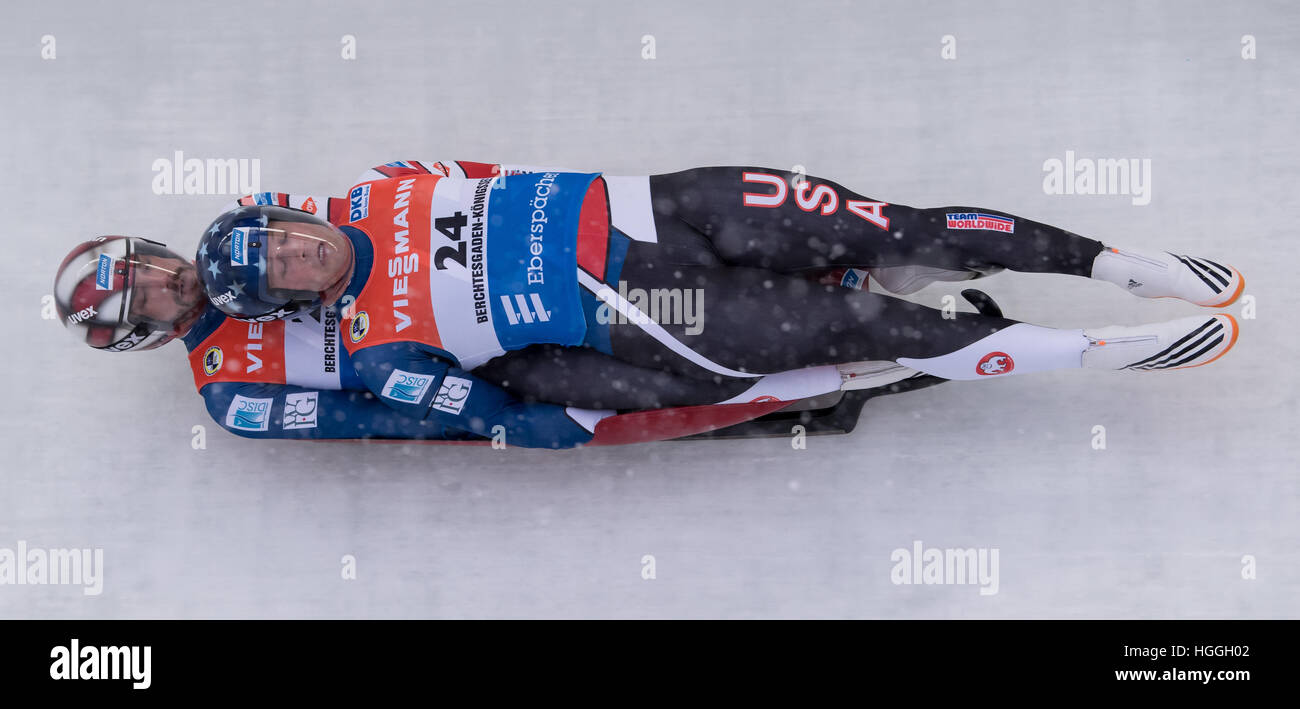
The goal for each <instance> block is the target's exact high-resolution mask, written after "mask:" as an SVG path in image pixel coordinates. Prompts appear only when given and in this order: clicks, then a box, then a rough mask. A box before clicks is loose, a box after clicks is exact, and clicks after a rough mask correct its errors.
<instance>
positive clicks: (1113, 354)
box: [1083, 313, 1238, 372]
mask: <svg viewBox="0 0 1300 709" xmlns="http://www.w3.org/2000/svg"><path fill="white" fill-rule="evenodd" d="M1237 333H1238V327H1237V321H1236V320H1235V319H1234V318H1233V317H1232V316H1231V315H1228V314H1227V313H1215V314H1214V315H1210V316H1205V315H1197V316H1193V317H1190V318H1179V319H1178V320H1170V321H1168V322H1162V323H1152V324H1150V325H1135V326H1132V327H1129V326H1122V325H1116V326H1112V327H1098V328H1089V329H1086V330H1084V331H1083V334H1084V335H1085V336H1086V337H1087V338H1088V340H1089V344H1088V349H1086V350H1084V352H1083V366H1084V367H1086V368H1088V369H1133V370H1137V371H1143V372H1150V371H1155V370H1158V369H1185V368H1187V367H1199V366H1201V365H1203V364H1209V363H1210V362H1213V361H1214V360H1216V359H1218V358H1219V357H1222V356H1223V354H1224V353H1225V352H1227V351H1228V350H1230V349H1232V346H1233V345H1234V344H1236V342H1237Z"/></svg>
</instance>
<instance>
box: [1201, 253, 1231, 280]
mask: <svg viewBox="0 0 1300 709" xmlns="http://www.w3.org/2000/svg"><path fill="white" fill-rule="evenodd" d="M1201 261H1204V262H1205V263H1208V264H1210V265H1211V266H1214V267H1215V268H1217V269H1219V270H1220V271H1223V275H1224V276H1227V277H1228V278H1232V269H1231V268H1228V267H1227V266H1224V265H1223V264H1221V263H1215V262H1213V261H1211V260H1210V259H1208V258H1203V259H1201Z"/></svg>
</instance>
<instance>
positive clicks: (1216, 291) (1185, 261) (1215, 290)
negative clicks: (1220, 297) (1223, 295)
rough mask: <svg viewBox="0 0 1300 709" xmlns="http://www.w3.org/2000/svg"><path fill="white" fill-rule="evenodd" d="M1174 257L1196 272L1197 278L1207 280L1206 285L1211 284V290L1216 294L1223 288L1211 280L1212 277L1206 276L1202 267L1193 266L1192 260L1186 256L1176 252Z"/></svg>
mask: <svg viewBox="0 0 1300 709" xmlns="http://www.w3.org/2000/svg"><path fill="white" fill-rule="evenodd" d="M1174 258H1176V259H1178V260H1179V261H1181V262H1182V264H1183V265H1184V266H1186V267H1187V268H1188V269H1190V270H1191V272H1192V273H1195V274H1196V277H1197V278H1199V279H1201V280H1202V281H1205V285H1207V286H1209V287H1210V290H1213V291H1214V292H1215V293H1216V294H1217V293H1219V292H1220V291H1222V290H1223V289H1222V288H1220V287H1218V286H1217V285H1215V284H1214V281H1211V280H1210V279H1208V278H1206V277H1205V274H1203V273H1201V271H1200V269H1198V268H1196V266H1193V265H1192V262H1191V261H1189V260H1187V257H1186V256H1179V255H1177V254H1175V255H1174Z"/></svg>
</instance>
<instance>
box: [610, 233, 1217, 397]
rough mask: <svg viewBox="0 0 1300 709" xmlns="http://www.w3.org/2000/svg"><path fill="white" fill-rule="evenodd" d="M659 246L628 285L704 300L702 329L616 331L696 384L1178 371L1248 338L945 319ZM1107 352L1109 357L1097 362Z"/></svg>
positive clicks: (651, 294) (1189, 323)
mask: <svg viewBox="0 0 1300 709" xmlns="http://www.w3.org/2000/svg"><path fill="white" fill-rule="evenodd" d="M657 248H658V247H657V246H656V245H654V244H649V243H636V244H633V245H632V246H631V247H630V250H629V252H628V255H627V259H626V261H625V263H624V266H623V269H622V273H621V275H620V280H621V281H623V284H624V287H625V288H626V289H627V290H628V292H629V293H630V292H631V291H632V290H639V291H640V292H642V293H645V294H646V295H647V296H648V297H647V298H646V300H649V301H652V302H653V301H655V300H656V299H659V300H660V301H661V302H662V298H663V296H662V294H671V296H672V297H675V298H677V299H679V300H683V301H685V300H691V301H695V302H697V303H698V308H697V311H696V312H695V313H693V315H694V317H695V321H694V322H691V323H688V322H684V321H673V320H672V319H671V318H669V319H665V318H663V317H660V318H659V319H658V321H657V322H656V323H655V327H646V326H642V325H638V324H636V323H627V324H620V323H618V322H615V323H614V324H611V325H610V326H609V343H610V347H611V351H612V353H613V354H614V356H616V357H618V358H619V359H622V360H625V361H627V362H631V363H633V364H636V365H638V366H641V367H645V368H648V369H664V370H668V371H673V372H677V373H681V374H686V375H688V376H692V375H699V374H716V373H725V374H729V376H743V374H745V373H762V374H766V373H772V372H777V371H785V370H791V369H800V368H803V367H811V366H818V365H826V364H844V363H850V362H858V361H864V360H886V361H895V362H898V363H900V364H903V365H905V366H908V367H912V368H914V369H918V370H921V371H924V372H926V373H928V374H935V375H937V376H942V377H945V378H948V379H977V378H982V377H987V376H990V375H998V374H1011V373H1016V374H1025V373H1029V372H1037V371H1045V370H1052V369H1067V368H1078V367H1082V366H1095V367H1098V368H1107V369H1119V368H1126V367H1130V366H1141V367H1142V368H1173V367H1182V366H1195V365H1198V364H1203V363H1205V362H1208V361H1212V360H1213V359H1215V358H1217V357H1218V356H1219V355H1221V354H1222V353H1223V352H1224V351H1226V350H1227V349H1228V348H1229V347H1231V346H1232V342H1233V340H1234V339H1235V333H1236V324H1235V322H1232V321H1231V318H1227V317H1226V316H1213V317H1211V318H1208V319H1207V318H1205V317H1202V318H1192V319H1184V320H1181V321H1173V322H1172V323H1162V324H1158V325H1153V326H1144V327H1145V328H1146V329H1143V330H1141V331H1136V330H1135V331H1132V332H1130V330H1132V329H1131V328H1128V329H1113V328H1112V329H1105V330H1103V331H1098V332H1095V333H1094V332H1085V331H1084V330H1082V329H1074V330H1069V329H1057V328H1049V327H1041V326H1038V325H1031V324H1028V323H1020V322H1016V321H1014V320H1010V319H1007V318H1001V317H990V316H985V315H978V314H969V313H955V314H953V316H952V317H945V315H944V313H943V312H942V311H940V310H936V309H933V308H929V307H926V306H923V305H918V304H915V303H910V302H907V301H904V300H901V299H899V298H893V297H890V296H885V295H880V294H876V293H869V292H863V291H848V290H845V289H842V288H839V287H836V286H825V285H820V284H817V283H813V282H811V281H809V280H807V279H804V278H800V277H798V276H790V275H785V274H780V273H775V272H773V271H769V270H765V269H757V268H745V267H729V266H700V265H683V264H679V263H669V262H664V261H661V260H659V259H658V258H657ZM656 292H658V293H659V294H661V295H656ZM607 297H608V296H607ZM627 300H628V301H629V302H630V301H631V298H630V297H629V298H628V299H627ZM1193 321H1195V322H1193ZM1148 330H1149V331H1148ZM1106 343H1109V345H1108V346H1107V344H1106ZM1102 347H1106V352H1107V353H1109V354H1107V355H1106V356H1099V355H1097V354H1096V352H1098V351H1100V348H1102ZM1089 352H1092V353H1094V354H1092V355H1091V356H1086V354H1087V353H1089ZM692 354H693V355H695V357H692ZM699 358H703V363H701V361H700V359H699Z"/></svg>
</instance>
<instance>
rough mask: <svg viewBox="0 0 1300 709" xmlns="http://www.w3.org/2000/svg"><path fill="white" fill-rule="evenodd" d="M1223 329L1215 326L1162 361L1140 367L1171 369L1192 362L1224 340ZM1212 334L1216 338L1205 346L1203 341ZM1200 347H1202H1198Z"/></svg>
mask: <svg viewBox="0 0 1300 709" xmlns="http://www.w3.org/2000/svg"><path fill="white" fill-rule="evenodd" d="M1222 329H1223V328H1215V329H1213V330H1211V331H1209V332H1207V333H1205V334H1204V335H1202V336H1201V338H1200V339H1198V340H1197V341H1196V342H1193V343H1192V344H1190V345H1188V346H1187V347H1185V348H1184V349H1183V350H1182V351H1181V352H1178V353H1175V354H1172V355H1170V356H1169V357H1167V358H1165V360H1164V361H1162V362H1153V363H1151V364H1148V365H1146V366H1145V367H1138V369H1146V370H1150V369H1171V368H1173V367H1178V366H1181V365H1184V364H1187V363H1188V362H1191V361H1192V360H1195V359H1197V358H1199V357H1200V356H1201V355H1203V354H1205V353H1206V352H1209V351H1210V350H1211V349H1214V346H1215V345H1217V344H1219V343H1220V342H1223V333H1222V332H1220V331H1221V330H1222ZM1211 336H1214V339H1213V340H1211V341H1210V342H1209V344H1205V345H1204V346H1202V343H1204V342H1205V340H1206V339H1207V338H1209V337H1211ZM1198 347H1199V348H1200V349H1196V348H1198ZM1189 351H1190V352H1191V353H1190V354H1188V352H1189Z"/></svg>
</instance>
